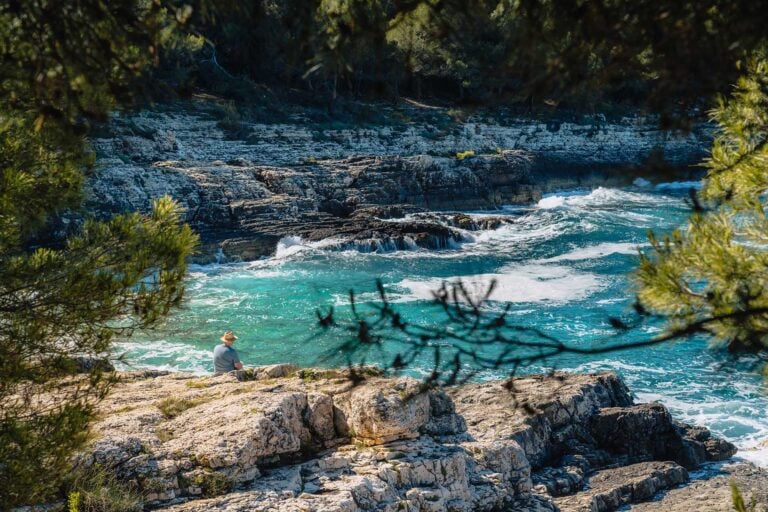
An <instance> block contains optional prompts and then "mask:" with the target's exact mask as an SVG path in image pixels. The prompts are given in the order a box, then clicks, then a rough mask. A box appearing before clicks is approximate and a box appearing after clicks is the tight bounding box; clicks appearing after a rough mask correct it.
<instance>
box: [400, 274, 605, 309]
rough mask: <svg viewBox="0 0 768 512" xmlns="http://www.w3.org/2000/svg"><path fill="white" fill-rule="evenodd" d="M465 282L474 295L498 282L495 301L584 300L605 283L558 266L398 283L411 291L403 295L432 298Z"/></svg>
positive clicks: (592, 275) (596, 277) (493, 297)
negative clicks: (443, 287)
mask: <svg viewBox="0 0 768 512" xmlns="http://www.w3.org/2000/svg"><path fill="white" fill-rule="evenodd" d="M459 281H461V282H462V283H463V285H464V286H465V287H466V288H467V289H468V290H469V291H470V293H473V294H475V296H480V295H482V294H483V293H484V292H485V291H486V290H487V289H488V286H489V285H490V283H491V281H495V282H496V286H495V288H494V291H493V294H492V295H491V297H490V298H491V299H492V300H496V301H503V302H558V303H561V302H568V301H573V300H580V299H583V298H585V297H587V296H589V295H591V294H592V293H594V292H595V291H597V290H598V289H600V287H601V285H602V280H601V279H600V278H599V277H598V276H597V275H595V274H591V273H587V272H579V271H577V270H574V269H571V268H568V267H565V266H557V265H517V266H510V267H507V268H505V269H502V272H500V273H494V274H475V275H468V276H455V277H450V278H444V279H438V278H433V279H425V280H415V279H404V280H403V281H400V282H399V283H397V286H398V287H399V288H402V289H405V290H408V291H409V292H410V293H409V294H407V295H404V296H403V298H404V299H405V297H408V298H410V299H412V300H416V299H420V300H429V299H432V298H433V295H432V292H434V291H435V290H437V289H439V288H440V286H441V285H442V284H443V283H448V284H451V283H457V282H459Z"/></svg>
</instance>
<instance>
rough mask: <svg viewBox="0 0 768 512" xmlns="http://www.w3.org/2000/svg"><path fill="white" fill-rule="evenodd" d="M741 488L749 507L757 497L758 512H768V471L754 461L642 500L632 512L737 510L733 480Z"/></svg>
mask: <svg viewBox="0 0 768 512" xmlns="http://www.w3.org/2000/svg"><path fill="white" fill-rule="evenodd" d="M732 481H733V482H735V483H736V485H737V486H738V487H739V489H740V490H741V493H742V495H743V497H744V502H745V504H746V505H747V510H751V509H750V508H749V506H750V500H752V499H753V497H754V499H755V505H756V506H755V509H754V510H755V512H768V471H766V470H765V469H761V468H758V467H756V466H755V465H753V464H750V463H745V462H739V463H735V464H726V465H724V466H722V467H721V468H720V470H719V471H717V472H714V474H709V473H708V474H707V475H706V476H704V477H703V478H701V479H698V480H693V481H692V482H691V483H690V484H689V485H686V486H685V487H680V488H676V489H671V490H669V491H667V492H665V493H662V494H660V495H658V496H656V498H655V499H654V500H653V501H650V502H647V503H638V504H634V505H631V506H629V507H628V508H627V509H625V510H631V511H632V512H661V511H664V512H691V511H701V512H733V510H735V509H734V507H733V501H732V498H731V482H732Z"/></svg>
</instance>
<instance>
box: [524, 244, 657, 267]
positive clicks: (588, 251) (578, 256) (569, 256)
mask: <svg viewBox="0 0 768 512" xmlns="http://www.w3.org/2000/svg"><path fill="white" fill-rule="evenodd" d="M646 245H648V244H642V245H640V246H639V245H638V244H635V243H631V242H615V243H614V242H605V243H602V244H597V245H590V246H587V247H581V248H579V249H574V250H573V251H571V252H568V253H565V254H560V255H559V256H553V257H551V258H544V259H540V260H537V261H536V263H555V262H558V261H581V260H594V259H598V258H605V257H606V256H610V255H612V254H637V249H638V247H641V246H646Z"/></svg>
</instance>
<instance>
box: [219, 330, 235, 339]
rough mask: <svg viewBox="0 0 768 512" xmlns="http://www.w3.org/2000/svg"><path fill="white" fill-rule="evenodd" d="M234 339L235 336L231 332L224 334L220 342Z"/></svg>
mask: <svg viewBox="0 0 768 512" xmlns="http://www.w3.org/2000/svg"><path fill="white" fill-rule="evenodd" d="M236 339H237V336H235V333H233V332H232V331H227V332H225V333H224V336H222V337H221V341H235V340H236Z"/></svg>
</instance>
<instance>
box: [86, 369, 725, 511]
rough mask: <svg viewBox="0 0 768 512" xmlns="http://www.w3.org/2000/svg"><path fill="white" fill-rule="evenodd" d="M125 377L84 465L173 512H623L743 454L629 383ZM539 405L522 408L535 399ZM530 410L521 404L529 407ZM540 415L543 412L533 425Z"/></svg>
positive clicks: (276, 375) (561, 377) (608, 376)
mask: <svg viewBox="0 0 768 512" xmlns="http://www.w3.org/2000/svg"><path fill="white" fill-rule="evenodd" d="M255 374H256V376H257V378H258V380H254V381H246V382H241V381H237V380H236V379H235V378H234V376H233V375H223V376H218V377H199V376H194V375H190V374H180V373H168V372H159V371H150V372H133V373H128V374H124V375H123V379H122V383H121V384H120V385H119V386H118V387H117V388H116V389H115V390H114V391H113V392H112V394H111V395H110V396H109V397H108V398H107V400H106V401H105V402H104V403H103V404H102V406H101V408H102V410H101V413H102V415H101V416H102V417H103V418H105V419H103V420H100V421H99V422H98V423H97V424H96V425H95V426H94V430H93V432H94V436H95V441H94V442H93V443H92V445H91V446H90V447H89V448H88V450H86V452H84V453H83V454H82V455H81V456H80V458H79V460H80V463H81V464H85V465H89V464H93V463H99V464H101V465H102V466H104V467H107V468H109V469H110V470H112V471H114V472H115V473H116V474H117V475H118V478H119V479H121V480H123V481H126V482H130V483H132V484H133V485H135V486H137V487H138V488H139V489H141V490H142V492H143V493H144V494H145V497H146V503H147V505H148V506H151V507H153V508H162V509H164V510H173V511H178V512H181V511H185V512H191V511H209V510H218V511H244V510H260V511H268V510H274V511H278V510H279V511H299V510H313V511H329V512H330V511H350V512H351V511H393V512H394V511H398V510H407V511H414V512H415V511H444V510H449V511H454V512H458V511H482V510H487V511H491V510H516V511H531V512H532V511H555V510H561V511H574V512H575V511H608V510H615V509H616V508H617V507H618V506H619V505H621V504H625V503H630V502H638V501H645V500H648V499H650V498H652V497H653V496H654V495H655V494H656V493H657V492H658V491H660V490H664V489H669V488H672V487H675V486H677V485H679V484H682V483H685V482H687V481H688V479H689V473H688V470H689V469H695V468H697V467H699V466H700V465H701V464H703V463H705V462H708V461H715V460H723V459H726V458H728V457H730V456H732V455H733V453H734V452H735V448H734V447H733V445H731V444H730V443H727V442H725V441H723V440H720V439H717V438H715V437H713V436H711V435H710V434H709V432H708V431H706V430H705V429H702V428H696V427H690V426H688V425H683V424H680V423H677V422H675V421H673V420H672V418H671V417H670V415H669V413H668V412H667V411H666V409H664V408H663V407H662V406H660V405H658V404H639V405H636V404H634V403H633V401H632V399H631V397H630V395H629V391H628V389H627V388H626V386H625V385H624V384H623V382H622V381H621V380H620V379H619V378H618V377H617V376H616V375H615V374H613V373H602V374H593V375H575V374H556V375H554V376H548V377H542V376H534V377H526V378H519V379H516V380H515V389H516V390H517V394H516V395H511V394H510V392H509V386H508V385H506V383H505V382H501V381H499V382H488V383H482V384H470V385H466V386H462V387H459V388H454V389H448V390H441V389H426V390H425V389H424V388H422V386H421V384H420V382H418V381H416V380H413V379H407V378H401V379H387V378H383V377H381V376H379V375H378V374H377V372H375V371H371V372H368V376H367V379H366V380H365V381H364V382H363V383H361V384H359V385H352V384H351V381H350V380H349V378H348V375H346V374H345V372H344V371H319V370H301V371H298V370H296V368H295V367H292V366H290V365H277V366H273V367H268V368H264V369H260V370H259V371H257V372H255ZM521 398H522V399H523V400H524V402H522V403H521V402H520V401H519V400H520V399H521ZM516 400H517V401H516ZM526 411H528V412H526Z"/></svg>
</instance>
